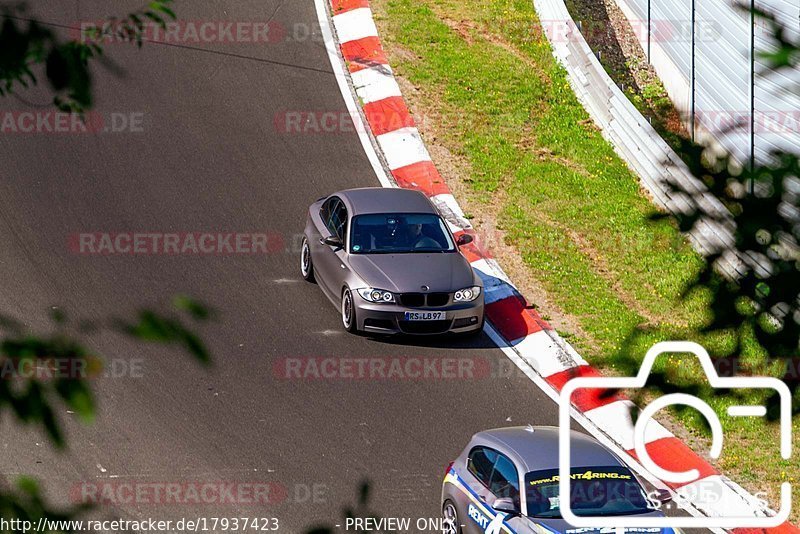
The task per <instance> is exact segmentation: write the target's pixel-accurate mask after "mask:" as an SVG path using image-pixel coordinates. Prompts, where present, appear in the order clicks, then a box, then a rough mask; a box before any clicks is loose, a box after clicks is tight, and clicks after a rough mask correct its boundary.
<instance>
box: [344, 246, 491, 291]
mask: <svg viewBox="0 0 800 534" xmlns="http://www.w3.org/2000/svg"><path fill="white" fill-rule="evenodd" d="M349 260H350V268H351V269H353V271H355V273H356V274H357V275H358V276H359V277H360V278H361V279H362V280H363V281H364V283H365V284H366V285H367V286H369V287H376V288H379V289H385V290H387V291H392V292H395V293H414V292H420V291H422V289H421V286H423V285H425V286H428V288H429V289H428V290H429V291H431V292H434V291H442V292H450V291H456V290H459V289H462V288H465V287H469V286H471V285H474V284H475V283H476V282H475V276H474V274H473V272H472V267H470V265H469V262H467V260H466V258H464V256H462V255H461V254H459V253H457V252H447V253H442V252H439V253H411V254H353V255H351V256H350V258H349Z"/></svg>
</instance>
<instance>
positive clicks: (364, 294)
mask: <svg viewBox="0 0 800 534" xmlns="http://www.w3.org/2000/svg"><path fill="white" fill-rule="evenodd" d="M356 291H358V294H359V295H361V298H362V299H364V300H368V301H370V302H386V303H388V302H394V294H393V293H392V292H391V291H386V290H384V289H375V288H372V287H364V288H361V289H357V290H356Z"/></svg>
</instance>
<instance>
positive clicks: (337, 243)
mask: <svg viewBox="0 0 800 534" xmlns="http://www.w3.org/2000/svg"><path fill="white" fill-rule="evenodd" d="M319 241H320V243H322V244H323V245H328V246H331V247H336V248H342V246H343V245H342V240H341V239H339V237H338V236H335V235H329V236H328V237H323V238H322V239H320V240H319Z"/></svg>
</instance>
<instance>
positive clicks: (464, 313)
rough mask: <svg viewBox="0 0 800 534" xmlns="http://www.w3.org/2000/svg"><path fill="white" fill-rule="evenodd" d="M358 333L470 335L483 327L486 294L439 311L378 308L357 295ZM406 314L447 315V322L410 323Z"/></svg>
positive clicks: (438, 308)
mask: <svg viewBox="0 0 800 534" xmlns="http://www.w3.org/2000/svg"><path fill="white" fill-rule="evenodd" d="M354 297H355V298H354V299H353V300H354V304H355V310H356V320H357V321H358V329H359V330H362V331H364V332H371V333H375V334H411V335H436V334H445V333H449V332H452V333H467V332H472V331H475V330H479V329H481V328H482V327H483V294H481V296H479V297H478V298H477V299H475V300H474V301H472V302H464V303H459V304H450V305H448V306H442V307H437V308H410V307H407V306H401V305H399V304H377V303H374V302H369V301H367V300H364V299H363V298H362V297H361V296H359V295H358V294H356V295H354ZM406 312H444V313H445V319H443V320H433V321H406V320H405V313H406Z"/></svg>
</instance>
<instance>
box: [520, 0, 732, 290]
mask: <svg viewBox="0 0 800 534" xmlns="http://www.w3.org/2000/svg"><path fill="white" fill-rule="evenodd" d="M534 6H535V7H536V11H537V12H538V15H539V18H540V20H547V21H549V22H548V28H546V29H545V34H546V35H547V37H548V39H549V40H550V44H551V45H552V47H553V55H554V56H555V57H556V59H557V60H558V62H559V63H560V64H561V65H562V66H563V67H564V68H565V69H566V71H567V75H568V76H567V77H568V80H569V82H570V85H571V86H572V89H573V91H574V92H575V94H576V95H577V97H578V100H579V101H580V102H581V104H582V105H583V107H584V108H585V109H586V111H587V112H588V113H589V115H590V116H591V118H592V119H593V120H594V121H595V123H596V124H597V125H598V126H599V127H600V129H601V132H602V135H603V137H605V138H606V139H607V140H608V141H609V142H610V143H611V145H612V146H613V147H614V149H615V151H616V152H617V154H618V155H619V156H620V157H621V158H622V159H623V160H625V162H626V163H627V164H628V166H629V167H630V168H631V170H633V171H634V172H635V173H636V174H637V175H638V176H639V178H640V179H641V183H642V185H643V187H644V188H645V189H646V190H647V191H648V192H649V193H650V195H651V196H652V198H653V201H654V202H655V203H656V205H658V206H659V207H661V208H663V209H665V210H668V211H669V212H672V213H683V212H686V210H687V209H690V208H691V204H690V200H689V199H688V198H687V197H686V195H684V194H682V193H676V192H675V191H674V190H673V188H672V187H671V186H670V184H672V185H679V186H680V187H681V189H683V190H685V191H688V192H690V193H691V194H692V199H691V200H692V201H694V202H697V203H698V204H700V205H701V206H702V207H703V208H706V209H707V210H708V211H709V213H712V214H714V215H722V216H724V217H726V218H728V221H729V222H728V223H724V224H716V223H713V222H710V221H709V222H707V223H704V224H702V225H700V226H699V228H697V229H696V230H695V231H693V232H691V233H690V234H689V235H688V238H689V240H690V242H691V243H692V245H693V246H694V248H695V250H697V251H698V252H699V253H700V254H703V255H704V256H707V255H709V254H711V253H714V252H718V251H720V250H722V249H726V248H728V247H731V246H732V245H733V243H734V234H733V230H734V228H735V225H734V223H733V220H732V218H730V213H729V212H728V211H727V208H725V206H724V205H723V204H722V203H721V202H720V201H719V200H718V199H717V198H716V197H714V196H713V195H711V194H710V193H708V192H707V188H706V187H705V186H704V184H703V183H702V182H701V181H700V180H698V179H697V178H695V177H694V176H693V175H692V174H691V172H690V171H689V169H688V167H687V166H686V164H685V163H684V162H683V161H682V160H681V158H680V157H679V156H678V155H677V154H676V153H675V151H674V150H672V148H670V146H669V145H667V143H666V142H665V141H664V140H663V139H662V138H661V136H660V135H658V133H657V132H656V131H655V129H653V127H652V126H651V125H650V123H649V122H648V121H647V119H645V118H644V116H642V114H641V113H639V111H638V110H637V109H636V107H635V106H634V105H633V104H632V103H631V102H630V101H629V100H628V98H627V97H626V96H625V95H624V94H623V93H622V91H621V90H620V89H619V87H617V85H616V84H615V83H614V82H613V80H611V78H610V77H609V76H608V74H607V73H606V71H605V69H604V68H603V66H602V65H601V64H600V61H599V60H598V59H597V58H596V57H595V55H594V53H593V52H592V50H591V48H590V47H589V44H588V43H587V42H586V40H585V39H584V38H583V36H582V35H581V33H580V30H579V29H578V27H577V25H576V24H575V22H574V21H573V20H572V17H571V16H570V14H569V11H568V10H567V7H566V5H565V4H564V2H563V0H534ZM555 21H557V22H555ZM720 268H721V269H722V270H723V271H724V272H725V273H726V274H728V275H729V276H736V274H737V273H739V272H741V270H740V268H739V265H738V262H737V261H735V260H733V259H730V260H727V261H725V262H723V263H722V264H720Z"/></svg>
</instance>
